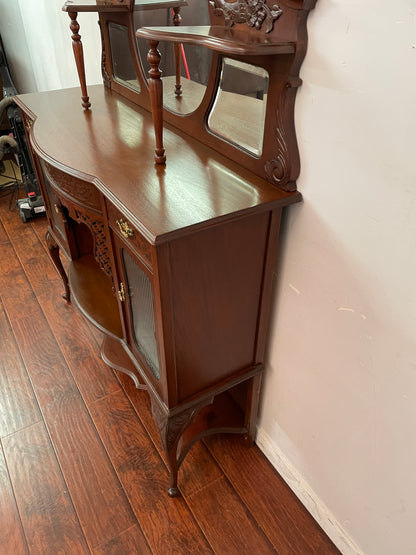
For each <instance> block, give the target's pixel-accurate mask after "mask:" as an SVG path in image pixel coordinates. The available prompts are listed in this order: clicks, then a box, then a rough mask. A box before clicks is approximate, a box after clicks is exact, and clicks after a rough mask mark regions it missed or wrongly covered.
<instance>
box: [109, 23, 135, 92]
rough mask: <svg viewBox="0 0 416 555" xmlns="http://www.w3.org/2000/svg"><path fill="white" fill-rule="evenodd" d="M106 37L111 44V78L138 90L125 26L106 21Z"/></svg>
mask: <svg viewBox="0 0 416 555" xmlns="http://www.w3.org/2000/svg"><path fill="white" fill-rule="evenodd" d="M108 37H109V40H110V45H111V62H112V68H113V78H114V80H115V81H116V82H117V83H120V84H121V85H124V86H125V87H128V88H129V89H132V90H134V91H136V92H140V83H139V81H138V79H137V74H136V69H135V67H134V62H133V58H132V54H131V51H130V44H129V37H128V31H127V27H126V26H125V25H119V24H117V23H113V22H109V23H108Z"/></svg>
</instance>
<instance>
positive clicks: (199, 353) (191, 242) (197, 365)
mask: <svg viewBox="0 0 416 555" xmlns="http://www.w3.org/2000/svg"><path fill="white" fill-rule="evenodd" d="M268 232H269V213H265V214H264V213H263V214H256V215H255V216H251V217H246V218H243V219H240V220H237V221H234V222H231V223H227V224H224V225H218V226H215V227H212V228H209V229H207V230H204V231H201V232H199V233H195V234H193V235H190V236H188V237H186V238H183V239H180V240H177V241H174V242H173V243H172V244H171V246H170V267H171V280H172V308H173V321H174V342H175V352H176V370H177V381H178V383H177V387H178V401H179V402H181V401H183V400H185V399H187V398H188V397H190V396H191V395H194V394H196V393H197V392H199V391H201V390H202V389H205V388H207V387H209V386H212V385H214V384H216V383H218V382H220V381H222V380H224V379H227V378H228V377H230V376H232V375H233V374H234V373H236V372H238V371H240V370H242V369H244V368H245V367H247V366H250V365H251V364H253V361H254V358H255V354H254V353H255V346H256V333H257V329H258V317H259V305H260V299H261V288H262V283H263V271H264V264H265V253H266V245H267V237H268Z"/></svg>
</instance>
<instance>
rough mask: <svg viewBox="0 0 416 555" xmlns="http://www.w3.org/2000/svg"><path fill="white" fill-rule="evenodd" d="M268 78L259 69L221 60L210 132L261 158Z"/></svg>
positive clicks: (211, 114)
mask: <svg viewBox="0 0 416 555" xmlns="http://www.w3.org/2000/svg"><path fill="white" fill-rule="evenodd" d="M268 87H269V75H268V73H267V71H266V70H265V69H263V68H261V67H258V66H254V65H251V64H246V63H243V62H240V61H237V60H233V59H231V58H223V60H222V69H221V77H220V82H219V86H218V90H217V95H216V98H215V102H214V104H213V107H212V110H211V112H210V114H209V117H208V127H209V129H210V130H211V131H212V132H213V133H214V134H215V135H218V136H219V137H221V138H223V139H225V140H226V141H228V142H231V143H232V144H234V145H236V146H237V147H239V148H241V149H242V150H246V151H248V152H249V153H250V154H252V155H254V156H256V157H260V156H261V153H262V150H263V134H264V122H265V117H266V105H267V91H268Z"/></svg>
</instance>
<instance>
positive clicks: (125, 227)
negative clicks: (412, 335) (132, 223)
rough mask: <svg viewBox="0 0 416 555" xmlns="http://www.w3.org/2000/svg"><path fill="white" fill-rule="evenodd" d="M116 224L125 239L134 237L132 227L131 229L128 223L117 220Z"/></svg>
mask: <svg viewBox="0 0 416 555" xmlns="http://www.w3.org/2000/svg"><path fill="white" fill-rule="evenodd" d="M116 224H117V225H118V228H119V230H120V233H121V235H122V236H123V237H125V238H126V239H128V238H129V237H133V230H132V229H131V227H129V224H128V222H126V221H125V220H123V219H120V220H116Z"/></svg>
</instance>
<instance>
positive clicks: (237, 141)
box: [16, 0, 316, 496]
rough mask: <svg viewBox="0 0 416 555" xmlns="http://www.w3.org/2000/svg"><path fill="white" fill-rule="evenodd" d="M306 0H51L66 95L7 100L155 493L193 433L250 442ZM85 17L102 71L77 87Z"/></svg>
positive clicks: (285, 192) (69, 287) (69, 284)
mask: <svg viewBox="0 0 416 555" xmlns="http://www.w3.org/2000/svg"><path fill="white" fill-rule="evenodd" d="M315 1H316V0H279V2H278V3H279V5H277V4H275V3H270V4H269V3H268V2H267V1H266V0H258V2H252V1H250V0H238V1H237V2H233V3H229V2H225V1H224V0H213V1H211V2H208V1H207V0H189V6H187V5H186V2H185V1H184V0H164V1H163V0H162V1H155V0H143V1H140V0H136V1H134V0H97V1H96V2H92V1H86V0H73V1H72V0H68V1H67V3H66V4H65V6H64V8H63V9H64V11H67V12H68V14H69V17H70V21H69V23H70V28H71V31H72V40H73V47H74V54H75V59H76V63H77V68H78V73H79V77H80V84H81V93H80V90H79V89H78V88H73V89H66V90H58V91H51V92H43V93H34V94H24V95H20V96H18V97H17V99H16V101H17V103H18V105H19V107H20V109H21V111H22V114H23V118H24V121H25V127H26V130H27V135H28V139H29V143H30V147H31V151H32V155H33V159H34V164H35V167H36V170H37V173H38V177H39V182H40V184H41V187H42V193H43V195H44V199H45V205H46V208H47V216H48V223H49V226H48V232H47V244H48V248H49V251H50V255H51V257H52V260H53V262H54V264H55V266H56V268H57V270H58V272H59V273H60V275H61V277H62V280H63V283H64V288H65V294H64V297H65V298H66V300H67V301H68V302H69V301H70V300H71V301H72V302H73V303H74V305H76V306H77V307H78V308H79V310H80V311H81V312H82V313H83V314H84V315H85V317H86V318H88V319H89V320H90V321H91V322H92V323H94V324H95V325H96V326H97V327H98V328H99V329H100V330H101V331H102V332H103V334H104V338H105V339H104V341H103V345H102V349H101V354H102V358H103V360H104V361H105V362H106V363H107V364H108V365H109V366H110V367H112V368H115V369H117V370H119V371H122V372H126V373H127V374H128V375H129V376H130V377H131V378H132V379H133V380H134V382H135V384H136V386H137V387H138V388H146V389H147V391H148V392H149V395H150V398H151V403H152V412H153V415H154V418H155V421H156V423H157V425H158V428H159V430H160V435H161V440H162V444H163V447H164V450H165V453H166V458H167V460H168V464H169V467H170V487H169V490H168V493H169V495H171V496H175V495H177V494H178V493H179V490H178V487H177V473H178V468H179V466H180V464H181V462H182V460H183V458H184V457H185V456H186V454H187V452H188V451H189V449H190V447H191V446H192V445H193V444H194V443H195V441H197V440H199V439H201V438H203V437H204V436H206V435H208V434H211V433H218V432H228V433H232V432H234V433H239V434H243V436H244V437H245V438H246V439H247V441H248V443H249V444H250V442H251V441H252V440H253V437H254V432H255V426H256V416H257V409H258V401H259V392H260V381H261V374H262V371H263V364H264V351H265V343H266V338H267V329H268V320H269V312H270V303H271V295H272V288H273V279H274V272H275V268H276V260H277V252H278V236H279V227H280V219H281V213H282V209H283V208H284V207H285V206H288V205H290V204H292V203H295V202H298V201H299V200H300V199H301V196H300V194H299V193H298V192H297V191H296V178H297V176H298V174H299V156H298V150H297V143H296V136H295V130H294V123H293V107H294V101H295V95H296V90H297V87H298V86H299V85H300V84H301V81H300V79H299V68H300V66H301V63H302V61H303V58H304V55H305V52H306V40H307V39H306V19H307V15H308V13H309V11H310V9H312V8H313V7H314V4H315ZM87 11H90V12H91V11H95V12H97V14H98V18H99V24H100V29H101V35H102V47H103V50H102V74H103V81H104V83H103V85H95V86H91V87H88V89H87V86H86V78H85V71H84V63H83V46H82V42H81V37H80V34H79V29H80V26H79V23H78V18H80V19H81V16H82V12H87ZM187 17H188V21H187ZM181 19H182V21H181ZM160 21H162V23H163V25H160V24H159V23H160ZM149 22H150V24H153V25H152V26H149ZM154 23H156V24H157V26H155V25H154ZM147 52H148V54H147ZM146 57H147V61H146ZM160 68H162V71H161V69H160ZM161 75H162V79H161V78H160V77H161ZM162 83H163V88H164V90H162ZM155 150H156V152H155ZM61 253H63V254H64V255H65V256H66V257H67V258H68V260H69V271H68V275H67V274H66V272H65V270H64V267H63V265H62V262H61V258H60V256H61Z"/></svg>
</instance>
